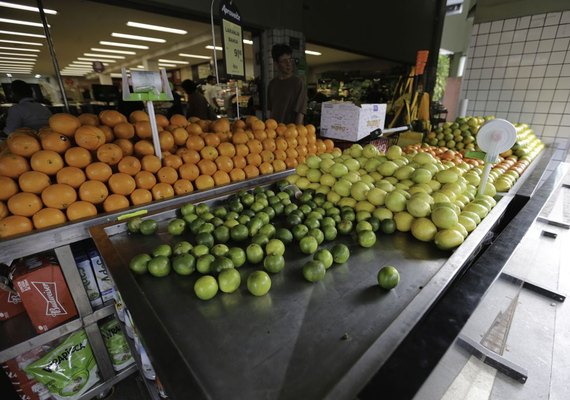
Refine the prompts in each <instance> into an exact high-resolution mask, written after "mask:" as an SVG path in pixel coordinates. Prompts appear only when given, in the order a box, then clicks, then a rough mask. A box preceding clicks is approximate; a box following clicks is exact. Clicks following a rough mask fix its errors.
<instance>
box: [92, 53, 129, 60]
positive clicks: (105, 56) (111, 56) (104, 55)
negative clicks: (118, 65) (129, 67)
mask: <svg viewBox="0 0 570 400" xmlns="http://www.w3.org/2000/svg"><path fill="white" fill-rule="evenodd" d="M83 55H84V56H87V57H103V58H117V59H119V60H124V59H125V56H115V55H111V54H95V53H83Z"/></svg>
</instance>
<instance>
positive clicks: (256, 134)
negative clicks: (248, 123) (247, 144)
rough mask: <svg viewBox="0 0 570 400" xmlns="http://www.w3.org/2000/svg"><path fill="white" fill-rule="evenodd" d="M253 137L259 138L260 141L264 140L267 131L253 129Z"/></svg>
mask: <svg viewBox="0 0 570 400" xmlns="http://www.w3.org/2000/svg"><path fill="white" fill-rule="evenodd" d="M253 137H254V138H255V139H257V140H259V141H260V142H262V141H264V140H265V139H267V132H265V131H264V130H263V131H262V130H256V131H253Z"/></svg>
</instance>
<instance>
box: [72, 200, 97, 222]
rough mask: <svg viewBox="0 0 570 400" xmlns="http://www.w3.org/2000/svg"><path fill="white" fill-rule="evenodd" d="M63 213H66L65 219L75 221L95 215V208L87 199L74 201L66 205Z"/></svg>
mask: <svg viewBox="0 0 570 400" xmlns="http://www.w3.org/2000/svg"><path fill="white" fill-rule="evenodd" d="M65 213H66V215H67V219H69V220H70V221H75V220H77V219H81V218H86V217H94V216H96V215H97V208H95V206H94V205H93V204H92V203H90V202H88V201H76V202H75V203H71V204H70V205H69V206H68V207H67V210H65Z"/></svg>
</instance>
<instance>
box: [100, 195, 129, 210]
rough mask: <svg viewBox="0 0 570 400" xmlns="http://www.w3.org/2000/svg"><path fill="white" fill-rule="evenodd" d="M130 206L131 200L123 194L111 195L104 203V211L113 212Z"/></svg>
mask: <svg viewBox="0 0 570 400" xmlns="http://www.w3.org/2000/svg"><path fill="white" fill-rule="evenodd" d="M129 205H130V203H129V199H128V198H126V197H125V196H123V195H122V194H115V193H113V194H110V195H109V196H107V198H106V199H105V201H104V202H103V210H105V212H113V211H117V210H122V209H124V208H128V207H129Z"/></svg>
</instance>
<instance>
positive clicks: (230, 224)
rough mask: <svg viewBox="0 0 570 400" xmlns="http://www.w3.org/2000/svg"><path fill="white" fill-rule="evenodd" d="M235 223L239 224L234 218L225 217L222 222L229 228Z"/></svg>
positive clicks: (235, 224)
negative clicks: (224, 220)
mask: <svg viewBox="0 0 570 400" xmlns="http://www.w3.org/2000/svg"><path fill="white" fill-rule="evenodd" d="M237 225H239V222H237V220H235V219H227V220H226V222H224V226H227V227H228V228H230V229H232V228H233V227H234V226H237Z"/></svg>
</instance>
